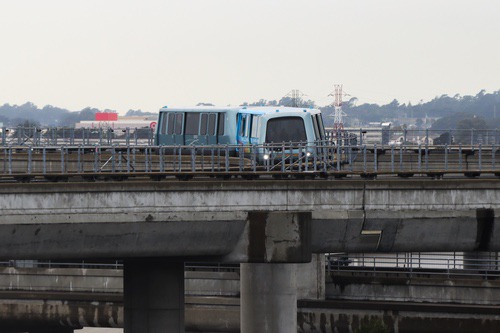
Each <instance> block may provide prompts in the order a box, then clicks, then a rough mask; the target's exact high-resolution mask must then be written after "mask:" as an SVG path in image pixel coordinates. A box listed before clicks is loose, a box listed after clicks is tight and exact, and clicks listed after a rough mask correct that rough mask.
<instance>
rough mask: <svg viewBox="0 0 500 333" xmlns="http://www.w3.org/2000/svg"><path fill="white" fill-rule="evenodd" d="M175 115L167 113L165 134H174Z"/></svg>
mask: <svg viewBox="0 0 500 333" xmlns="http://www.w3.org/2000/svg"><path fill="white" fill-rule="evenodd" d="M174 119H175V113H168V127H167V134H174V124H175V120H174Z"/></svg>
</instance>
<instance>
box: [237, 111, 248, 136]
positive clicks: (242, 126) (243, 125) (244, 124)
mask: <svg viewBox="0 0 500 333" xmlns="http://www.w3.org/2000/svg"><path fill="white" fill-rule="evenodd" d="M246 129H247V115H246V114H242V115H241V123H240V131H239V133H238V134H239V136H245V131H246Z"/></svg>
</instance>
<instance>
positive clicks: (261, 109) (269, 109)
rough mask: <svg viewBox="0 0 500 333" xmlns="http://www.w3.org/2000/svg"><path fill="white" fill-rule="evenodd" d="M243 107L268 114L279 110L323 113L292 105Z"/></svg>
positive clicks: (250, 110) (243, 108)
mask: <svg viewBox="0 0 500 333" xmlns="http://www.w3.org/2000/svg"><path fill="white" fill-rule="evenodd" d="M241 109H242V110H246V111H249V112H256V113H261V114H268V113H273V114H274V113H277V112H283V113H285V112H286V113H303V112H310V113H321V111H320V110H318V109H310V108H299V107H290V106H243V107H241ZM243 112H244V111H243Z"/></svg>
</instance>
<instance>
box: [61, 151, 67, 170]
mask: <svg viewBox="0 0 500 333" xmlns="http://www.w3.org/2000/svg"><path fill="white" fill-rule="evenodd" d="M64 158H65V156H64V146H61V173H65V172H64V171H65V170H66V168H65V167H64Z"/></svg>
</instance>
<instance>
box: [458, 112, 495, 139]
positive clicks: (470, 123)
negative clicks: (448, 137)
mask: <svg viewBox="0 0 500 333" xmlns="http://www.w3.org/2000/svg"><path fill="white" fill-rule="evenodd" d="M487 129H488V125H487V124H486V121H485V120H484V119H483V118H480V117H477V116H473V117H471V118H467V119H462V120H460V121H459V122H458V124H457V135H456V141H457V142H458V143H462V144H476V143H479V142H482V136H483V135H482V134H483V133H482V131H484V130H487ZM473 130H474V131H473ZM474 132H475V133H474Z"/></svg>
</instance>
